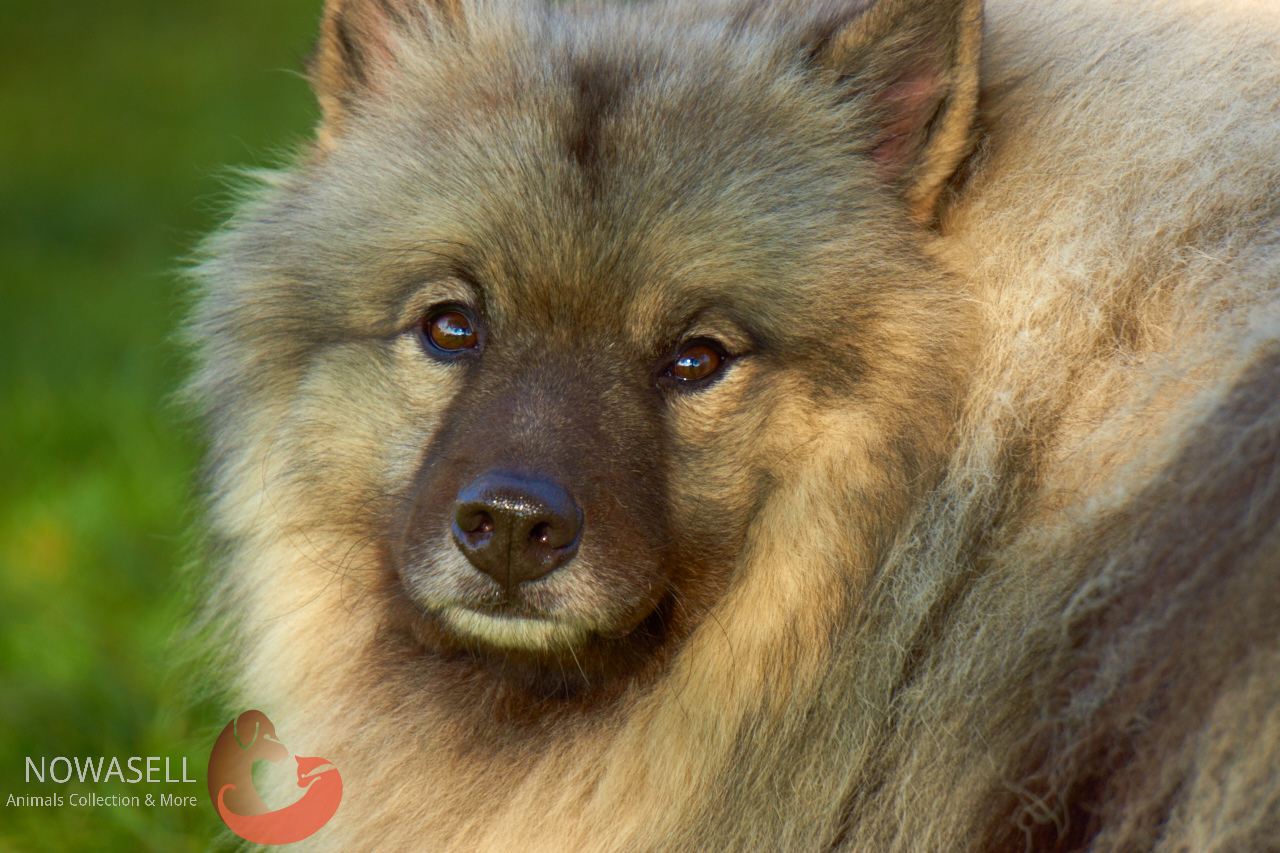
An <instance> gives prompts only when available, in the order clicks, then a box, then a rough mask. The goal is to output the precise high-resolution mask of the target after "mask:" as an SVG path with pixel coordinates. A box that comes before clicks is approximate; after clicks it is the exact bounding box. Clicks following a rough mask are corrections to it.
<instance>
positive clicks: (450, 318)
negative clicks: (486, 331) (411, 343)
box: [423, 308, 480, 353]
mask: <svg viewBox="0 0 1280 853" xmlns="http://www.w3.org/2000/svg"><path fill="white" fill-rule="evenodd" d="M423 330H424V331H425V332H426V335H427V340H428V341H430V342H431V345H432V346H433V347H435V348H436V349H438V350H442V351H444V352H446V353H457V352H462V351H463V350H469V349H475V347H476V345H477V344H478V343H479V342H480V336H479V334H478V333H477V332H476V324H475V322H474V321H473V320H472V319H471V318H470V317H469V316H467V315H466V314H465V313H464V312H462V311H460V310H458V309H457V308H446V309H444V310H442V311H437V312H436V313H434V314H431V315H430V316H428V317H427V319H426V322H425V323H423Z"/></svg>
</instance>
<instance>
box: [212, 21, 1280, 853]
mask: <svg viewBox="0 0 1280 853" xmlns="http://www.w3.org/2000/svg"><path fill="white" fill-rule="evenodd" d="M865 6H869V7H870V9H869V10H865V9H864V8H863V7H865ZM986 7H987V8H986V23H985V28H984V37H983V39H982V48H981V55H982V60H981V72H980V74H975V70H976V69H977V67H978V66H977V65H976V63H977V61H978V47H977V42H976V35H974V34H976V32H977V30H976V26H977V22H978V20H979V17H978V16H979V12H978V9H977V7H976V5H975V4H973V3H949V2H943V0H938V2H934V3H927V2H911V0H880V2H879V3H878V4H870V3H863V4H856V3H854V4H849V5H847V6H841V5H839V4H833V5H822V6H815V5H813V4H805V3H798V2H797V3H787V2H784V0H779V2H776V3H770V2H769V0H759V2H756V3H753V4H724V5H720V4H716V3H706V4H692V3H678V2H677V3H669V4H665V5H663V4H637V5H632V6H626V7H616V8H596V7H590V8H588V7H583V8H578V7H551V8H544V7H542V6H540V5H528V4H524V3H521V2H516V0H508V1H507V2H497V0H487V2H483V3H474V2H470V0H462V2H460V3H448V4H441V5H429V4H427V3H418V2H409V0H388V2H375V0H346V2H342V3H338V2H332V3H331V4H330V6H329V7H328V9H327V10H326V16H325V23H324V30H323V34H322V39H321V47H320V50H319V52H318V54H317V59H316V64H315V66H314V67H313V69H312V75H313V79H314V81H315V83H316V87H317V91H318V93H319V97H320V100H321V104H322V107H323V109H324V111H325V119H324V123H323V125H322V128H321V130H320V133H319V136H318V142H317V144H316V146H315V147H314V148H313V149H312V150H310V151H309V152H308V153H307V154H305V156H303V158H302V160H301V162H300V163H299V165H298V166H296V167H295V168H294V169H291V170H289V171H285V172H281V173H278V174H275V175H272V176H270V177H269V179H268V181H269V184H268V186H266V187H265V188H264V189H263V190H262V191H261V193H260V194H259V195H258V196H257V197H256V198H255V199H254V200H252V201H251V202H249V203H248V204H247V205H246V206H245V207H244V208H243V209H242V210H241V212H240V213H239V215H238V216H237V217H236V218H235V219H234V220H233V222H232V223H231V224H230V225H229V227H228V228H227V229H226V230H225V231H224V232H223V233H221V234H219V235H217V236H216V237H215V238H214V239H213V240H212V241H211V242H210V245H209V258H208V260H207V261H206V262H204V263H203V264H202V266H201V267H200V269H199V277H200V279H201V281H202V287H203V290H202V295H201V301H200V306H199V309H198V311H197V315H196V317H195V320H194V323H193V333H194V335H195V337H196V339H197V341H198V347H199V348H198V353H199V359H200V367H199V371H198V373H197V375H196V377H195V379H194V380H193V383H192V394H193V396H194V397H195V399H197V400H198V401H200V403H201V405H202V406H203V407H204V412H205V416H206V420H207V423H208V424H209V427H210V447H211V450H210V468H209V484H210V485H209V488H210V494H211V499H210V520H211V528H212V531H213V536H214V537H215V539H216V540H217V542H218V543H220V547H219V552H220V553H221V554H222V555H223V558H222V561H221V563H220V565H219V568H218V571H217V572H216V574H215V575H214V577H213V580H212V583H211V586H210V590H209V594H208V602H209V603H208V604H207V606H206V607H205V613H206V615H207V618H208V620H209V621H210V623H211V624H213V625H216V626H219V627H220V628H221V629H223V630H224V634H223V637H224V640H225V642H226V643H227V645H228V647H229V648H232V649H233V650H234V651H233V653H232V655H231V656H232V657H233V658H234V659H235V660H236V662H237V668H236V670H235V672H234V686H233V688H232V689H233V692H234V695H235V697H236V707H237V708H239V707H240V706H241V705H243V706H244V707H250V706H252V707H260V708H262V709H264V710H265V711H266V712H267V713H268V714H269V715H270V716H271V717H272V718H273V719H275V720H278V721H279V722H280V723H281V725H285V724H286V722H287V726H288V728H289V730H290V732H291V733H293V732H296V733H298V734H297V735H292V736H291V744H290V745H291V746H294V747H295V748H296V749H297V750H298V751H299V752H301V753H306V752H313V753H318V754H324V755H327V756H331V758H332V760H333V762H334V763H335V765H337V766H338V767H339V768H340V769H341V771H342V774H343V778H344V780H346V781H347V785H346V793H345V799H344V801H343V804H342V807H341V809H340V810H339V812H338V814H337V816H336V817H335V818H334V819H333V821H332V822H331V823H330V825H329V826H327V827H326V828H325V829H324V830H323V831H322V832H321V833H320V834H318V835H316V836H315V837H313V839H311V842H309V843H312V844H313V845H314V846H315V847H318V848H324V849H343V850H347V849H379V850H400V849H404V850H416V849H442V848H443V849H454V848H456V849H477V848H480V849H508V848H509V849H534V850H539V849H546V850H568V849H575V850H694V849H735V850H737V849H744V850H745V849H759V850H774V849H794V850H857V851H890V850H903V851H907V850H910V851H918V850H930V851H934V850H936V851H943V850H945V851H962V850H973V851H998V850H1008V851H1021V850H1035V851H1066V850H1091V851H1131V850H1159V851H1214V850H1223V851H1226V850H1233V851H1239V850H1275V849H1280V674H1278V673H1280V464H1278V463H1280V459H1278V458H1277V457H1278V456H1280V295H1278V294H1277V286H1280V107H1278V103H1277V101H1278V98H1280V7H1278V6H1277V5H1276V4H1275V3H1273V2H1263V0H1257V2H1252V3H1250V2H1243V0H1241V2H1235V3H1227V4H1214V3H1200V2H1195V0H1177V2H1174V0H1160V2H1156V0H1152V2H1125V0H1111V2H1104V0H1057V2H1051V3H1041V2H1018V1H1017V0H992V2H988V3H987V4H986ZM922 45H923V46H924V48H923V49H922V48H921V46H922ZM975 94H976V96H977V100H976V103H975ZM970 151H972V154H970ZM966 155H969V156H967V159H965V158H966ZM962 160H963V162H961V161H962ZM460 269H464V270H465V275H460V273H459V270H460ZM476 282H479V284H478V285H477V284H476ZM474 287H480V288H481V289H483V292H484V299H485V300H486V302H485V306H486V308H485V310H486V312H487V314H486V316H488V317H489V318H490V320H489V322H490V327H491V328H492V330H493V332H492V337H493V341H494V344H493V346H492V347H491V348H489V349H487V350H486V351H485V353H484V354H482V355H481V357H480V359H479V361H478V362H477V365H480V366H477V367H476V368H475V369H474V370H472V371H471V372H467V371H468V370H471V368H466V369H463V370H459V369H456V367H457V366H456V365H439V364H434V363H431V362H430V359H428V358H426V356H425V355H424V352H423V348H422V345H421V341H420V339H419V338H418V337H417V336H416V333H415V331H414V330H415V328H416V323H417V322H418V321H419V319H420V318H421V316H422V314H423V312H424V311H426V310H427V308H428V307H429V306H430V305H432V304H437V303H441V302H447V301H458V300H465V299H468V298H471V295H472V293H471V290H470V288H474ZM689 318H696V321H697V323H698V324H701V325H698V326H697V330H698V331H699V333H700V334H713V335H715V336H718V337H719V338H722V339H726V340H728V341H730V343H731V344H732V346H734V347H737V348H738V349H740V350H741V351H742V355H741V357H740V358H737V359H736V360H734V361H732V362H731V364H730V365H729V368H728V370H727V372H726V373H725V375H724V376H723V377H722V378H720V379H719V381H717V382H715V383H714V384H712V385H710V386H708V387H706V388H704V389H702V390H699V391H696V392H694V393H690V394H670V393H668V394H665V395H664V394H663V393H660V392H659V391H656V390H654V389H653V388H652V387H651V386H650V384H648V383H649V375H648V374H643V375H640V373H639V372H638V371H639V370H640V368H639V367H636V368H635V370H632V369H631V368H630V367H628V365H643V364H648V363H650V362H652V361H654V360H655V359H657V358H658V354H659V353H660V351H665V350H663V348H664V347H669V346H670V345H671V344H672V343H673V342H675V341H678V339H679V338H680V335H682V334H686V333H687V332H688V322H689ZM504 347H505V349H504ZM646 359H648V361H646ZM482 363H483V364H482ZM486 371H488V372H486ZM637 376H639V378H637ZM549 377H550V378H549ZM486 383H488V384H486ZM494 383H497V384H494ZM530 388H532V389H540V390H536V393H535V391H528V390H527V389H530ZM526 393H527V394H531V395H533V396H531V397H527V398H526V397H522V396H521V394H526ZM502 395H508V396H507V397H503V399H507V398H508V397H509V398H511V399H519V400H522V401H524V402H523V403H522V404H521V406H523V408H518V411H517V410H514V409H513V410H512V412H515V414H512V412H507V415H506V416H505V417H506V420H503V419H502V418H494V417H489V416H488V415H486V414H485V413H487V412H490V409H487V408H485V407H486V406H490V405H494V404H492V403H491V402H486V401H491V400H492V399H496V398H498V397H502ZM511 395H514V396H511ZM526 404H527V405H526ZM494 411H497V410H494ZM502 411H505V410H502ZM548 412H550V413H552V415H554V416H552V415H548V414H546V413H548ZM557 413H558V414H557ZM517 415H519V417H517ZM521 418H524V419H523V420H521ZM495 423H496V424H498V426H495V425H494V424H495ZM504 424H512V426H504ZM522 424H523V425H525V426H520V425H522ZM521 429H526V430H527V431H528V435H525V434H524V433H520V434H519V435H516V433H519V432H520V430H521ZM458 435H463V436H466V435H481V436H483V437H484V441H483V442H482V444H483V445H484V446H485V447H488V446H490V445H494V444H503V446H506V445H505V444H504V443H512V442H515V444H512V445H511V446H516V444H518V445H519V447H521V448H524V451H523V452H525V453H533V451H531V450H529V448H530V447H535V446H537V447H541V446H544V445H543V444H539V443H540V442H544V443H545V446H546V447H548V448H550V449H548V450H547V451H546V458H547V459H550V460H552V461H551V462H547V463H546V464H548V465H550V464H553V463H554V464H555V465H557V466H559V467H558V468H557V469H556V470H558V471H561V472H562V473H564V476H566V477H570V478H572V477H574V476H577V477H580V478H583V479H584V481H585V480H587V479H591V478H596V479H597V480H599V481H601V482H609V483H613V484H614V485H613V486H611V489H612V491H610V492H609V494H610V495H614V494H616V495H617V503H616V506H617V507H621V509H620V510H616V512H615V515H608V514H607V513H606V514H605V516H603V517H605V518H607V519H608V520H607V521H606V522H603V524H604V526H605V528H606V530H605V532H606V533H609V532H612V535H613V537H614V541H616V542H620V543H622V546H619V547H621V548H622V550H621V551H618V552H617V553H618V554H620V555H621V556H616V557H610V558H609V560H606V559H605V558H604V557H599V556H597V557H592V556H591V554H592V553H595V552H589V551H584V552H583V553H584V555H585V556H580V558H579V559H580V560H581V561H582V563H583V566H584V568H582V569H581V572H582V573H583V574H582V575H581V578H583V580H582V581H581V582H580V583H579V584H578V585H577V586H573V587H571V588H569V591H568V592H566V593H565V600H566V601H567V602H568V604H566V606H570V605H572V606H573V607H577V608H579V609H580V611H581V612H589V613H595V614H597V615H599V614H605V615H600V617H599V618H601V619H605V620H607V619H608V618H612V617H610V616H608V613H612V612H613V611H611V610H609V608H610V607H614V606H615V605H616V604H617V599H618V598H619V596H620V595H621V593H619V592H618V591H619V590H629V592H628V593H627V595H631V593H632V592H634V591H633V590H631V587H629V586H627V584H629V583H631V582H632V581H633V579H634V578H633V577H631V576H629V575H628V573H627V572H626V571H623V570H622V569H619V568H618V567H619V566H622V567H623V569H625V568H626V567H628V566H632V565H634V567H635V571H636V572H643V573H646V574H645V575H644V576H645V577H651V578H656V579H657V580H655V583H656V584H657V585H658V587H660V589H661V590H662V591H663V595H664V596H665V597H663V598H662V601H663V602H665V604H663V603H660V604H658V605H655V607H656V608H657V609H656V610H655V611H654V612H655V613H659V614H660V615H661V616H662V617H663V621H662V624H661V626H658V627H652V628H645V629H644V630H643V631H638V632H637V633H636V634H635V635H633V637H636V636H640V634H644V636H645V637H647V638H648V639H647V640H646V643H647V645H642V646H635V647H628V646H626V643H629V642H637V643H638V642H639V640H634V639H624V640H620V641H618V643H619V645H617V646H608V647H607V649H606V651H608V652H609V653H610V654H612V653H613V652H614V651H617V650H618V649H625V648H632V650H633V653H632V654H631V655H630V656H627V655H625V654H623V653H622V652H620V651H619V652H618V653H617V654H615V655H614V656H613V657H608V656H607V655H606V656H605V657H602V658H601V661H602V662H601V663H600V664H599V666H598V668H596V669H592V666H593V665H592V664H591V663H590V662H581V663H582V670H581V672H580V675H578V674H574V667H575V665H577V664H578V663H579V662H578V661H576V660H575V659H574V656H573V654H572V647H570V649H569V650H568V653H566V654H561V655H560V656H559V657H558V658H557V659H556V660H555V661H554V662H550V661H548V660H546V659H542V662H541V663H537V662H535V663H534V664H532V665H527V661H516V663H519V664H520V666H516V669H517V670H519V671H520V672H522V673H525V674H524V675H521V676H519V677H517V676H515V675H512V674H510V673H507V672H506V671H505V670H503V669H502V667H501V666H500V661H501V655H500V654H496V655H495V654H492V653H491V650H490V651H489V652H486V650H485V648H484V642H483V641H480V642H479V643H478V645H477V644H475V643H472V642H471V641H470V640H466V639H465V638H464V639H463V640H462V641H458V640H457V638H454V639H453V640H450V639H449V637H448V635H447V632H443V633H442V632H441V631H439V630H436V629H434V628H431V627H430V624H429V623H430V610H431V606H432V605H431V601H432V599H431V595H433V594H434V592H433V590H435V589H436V586H433V584H436V583H437V581H438V580H439V577H440V576H441V575H442V574H447V573H448V572H450V571H455V568H456V567H454V568H450V567H452V566H453V565H454V564H453V563H450V562H448V561H449V560H450V559H453V560H454V561H455V562H456V559H457V558H456V557H449V556H447V555H446V553H445V552H446V551H447V548H444V547H443V546H437V545H436V544H434V543H435V540H433V539H432V538H431V536H432V535H434V534H432V533H431V532H430V531H431V530H433V529H434V528H431V527H430V524H428V522H427V521H422V522H419V521H414V520H413V519H419V518H420V517H421V518H426V519H428V521H429V520H430V518H431V516H430V513H426V511H425V510H422V509H421V508H422V507H423V506H425V505H427V504H430V503H431V501H434V500H436V499H437V495H436V492H442V493H443V494H445V496H446V497H451V496H452V495H453V494H455V493H456V484H451V485H449V487H448V488H447V489H445V488H444V487H443V486H436V485H433V484H436V483H438V482H445V481H444V480H441V479H440V478H442V477H445V476H446V474H447V472H448V471H451V470H453V468H455V467H457V466H463V467H465V466H466V465H468V464H471V461H472V460H473V458H474V457H476V456H477V454H480V455H483V453H484V452H487V451H483V450H474V449H472V450H467V451H466V452H465V453H464V452H463V451H461V450H458V449H457V448H458V446H459V445H458V442H459V441H462V440H463V439H460V438H458V437H457V436H458ZM584 435H589V436H594V438H591V439H587V438H583V436H584ZM513 436H514V437H513ZM442 459H444V460H447V461H448V462H449V464H448V465H438V464H437V462H439V461H440V460H442ZM556 460H559V461H556ZM564 460H569V461H564ZM539 464H541V463H539ZM610 478H613V479H610ZM618 483H623V484H625V483H633V487H631V488H623V487H619V486H618V485H617V484H618ZM424 484H425V485H424ZM442 490H443V491H442ZM611 511H612V510H611ZM423 513H426V514H425V515H423ZM587 514H588V524H590V523H591V520H590V519H591V518H592V510H591V508H590V507H588V511H587ZM610 525H613V526H612V527H611V526H610ZM406 530H409V531H411V533H409V534H407V533H406ZM587 530H588V531H590V530H592V528H590V527H588V528H587ZM584 541H585V540H584ZM586 547H587V546H586V545H585V544H584V549H585V548H586ZM641 552H643V553H641ZM650 552H652V553H650ZM599 553H600V554H604V553H606V552H604V551H601V552H599ZM609 553H613V552H609ZM636 554H640V556H636ZM593 560H594V562H593ZM610 560H612V561H613V562H610ZM629 560H635V561H637V562H635V563H634V564H633V563H630V562H628V561H629ZM458 571H461V570H460V569H458ZM574 571H575V572H576V571H579V570H578V569H575V570H574ZM573 577H575V578H577V577H579V575H573ZM415 584H418V585H415ZM637 594H638V593H637ZM623 597H626V596H623ZM628 600H630V599H628ZM655 600H657V599H656V598H655ZM645 606H649V604H646V605H645ZM664 607H665V608H667V609H666V610H663V608H664ZM424 614H425V615H424ZM646 624H647V623H646ZM424 626H425V627H424ZM645 632H649V633H645ZM472 639H473V640H474V639H475V638H472ZM451 643H452V645H451ZM635 649H638V651H635ZM602 654H604V653H603V652H602ZM513 660H515V658H513ZM513 666H515V664H513ZM529 673H532V674H529ZM245 703H247V704H245ZM302 733H305V735H304V734H302ZM293 741H297V743H296V744H295V743H293Z"/></svg>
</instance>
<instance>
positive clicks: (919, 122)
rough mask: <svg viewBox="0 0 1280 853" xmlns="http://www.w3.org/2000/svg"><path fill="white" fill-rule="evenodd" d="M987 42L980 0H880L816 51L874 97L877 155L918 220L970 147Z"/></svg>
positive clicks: (848, 19)
mask: <svg viewBox="0 0 1280 853" xmlns="http://www.w3.org/2000/svg"><path fill="white" fill-rule="evenodd" d="M981 43H982V0H873V2H863V3H861V4H860V5H859V7H858V8H855V9H853V10H852V14H849V13H846V14H845V15H844V16H843V20H841V19H837V21H836V23H835V24H834V25H832V26H831V27H830V28H829V30H828V32H827V33H826V34H824V36H823V37H822V38H821V40H820V43H819V44H818V45H817V47H816V49H815V51H814V58H815V59H816V60H817V61H818V62H820V63H821V64H822V65H823V66H825V67H826V68H828V69H830V70H832V71H834V72H835V73H836V74H838V75H839V76H840V77H841V79H842V80H844V81H846V82H847V84H849V85H851V86H852V87H853V90H854V91H856V92H858V93H860V94H861V96H862V97H863V98H865V99H866V100H867V101H868V103H869V106H870V108H871V109H872V110H873V113H874V122H875V127H876V131H875V133H876V134H877V135H875V137H874V138H873V139H872V140H870V156H871V158H872V160H873V161H874V162H875V165H876V169H877V171H878V173H879V174H880V176H881V177H882V179H883V180H885V181H886V182H888V183H891V184H893V185H895V186H897V187H899V189H900V191H901V192H902V196H903V199H904V200H905V201H906V203H907V206H908V209H909V210H910V212H911V214H912V216H913V217H915V218H916V219H917V220H918V221H923V222H927V221H929V220H930V219H931V218H932V217H933V212H934V210H933V208H934V204H935V202H936V201H937V198H938V193H939V192H940V191H941V189H942V186H943V184H945V183H946V181H947V180H948V179H949V178H950V177H951V175H952V174H953V173H954V172H955V170H956V167H957V166H959V164H960V162H961V161H962V160H963V159H964V158H965V157H966V156H967V155H968V154H969V151H970V150H971V147H972V143H973V136H972V135H973V119H974V113H975V110H976V106H977V100H978V56H979V51H980V48H981Z"/></svg>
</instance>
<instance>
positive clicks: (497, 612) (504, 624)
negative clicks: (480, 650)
mask: <svg viewBox="0 0 1280 853" xmlns="http://www.w3.org/2000/svg"><path fill="white" fill-rule="evenodd" d="M435 615H436V618H438V619H439V620H440V621H441V622H442V623H444V625H445V626H446V627H447V628H448V629H449V631H451V632H452V633H453V634H454V635H456V636H457V637H458V638H459V639H461V640H464V641H468V640H469V641H473V642H478V643H482V644H485V645H489V646H493V647H495V648H497V649H509V650H522V651H529V652H540V651H541V652H554V651H558V650H571V649H575V648H579V647H581V646H583V645H584V644H585V643H586V641H587V640H588V638H589V637H590V636H591V634H592V633H593V629H592V627H591V626H590V625H588V624H586V623H584V622H580V621H570V620H565V619H562V618H556V617H552V616H546V615H541V614H536V613H531V612H529V611H527V610H518V609H516V608H514V607H511V606H506V605H503V606H498V607H483V608H473V607H465V606H459V605H453V606H448V607H444V608H441V609H439V610H437V611H435Z"/></svg>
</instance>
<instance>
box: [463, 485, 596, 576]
mask: <svg viewBox="0 0 1280 853" xmlns="http://www.w3.org/2000/svg"><path fill="white" fill-rule="evenodd" d="M581 531H582V510H581V509H579V507H578V504H577V503H576V502H575V501H574V499H573V496H572V495H570V494H569V493H568V492H566V491H565V490H564V489H562V488H560V487H559V486H557V485H555V484H554V483H547V482H544V481H542V480H532V479H528V478H525V477H515V476H509V475H506V474H484V475H482V476H480V477H477V478H476V479H475V480H474V481H472V483H471V485H469V486H467V487H466V488H465V489H463V490H462V491H461V492H459V493H458V500H457V503H456V504H455V509H454V516H453V538H454V540H456V541H457V543H458V547H459V548H460V549H461V550H462V553H463V554H465V555H466V557H467V559H468V560H469V561H470V562H471V565H473V566H475V567H476V568H477V569H479V570H480V571H482V572H484V573H485V574H486V575H488V576H489V577H491V578H493V579H494V580H496V581H497V582H498V583H500V584H502V585H503V587H504V588H506V589H511V588H512V587H514V586H516V585H517V584H519V583H523V582H524V581H531V580H536V579H537V578H540V577H542V576H544V575H547V574H550V573H551V572H553V571H555V570H556V569H557V568H559V567H560V566H562V565H564V564H565V563H567V562H569V560H570V559H572V558H573V555H574V553H575V552H576V551H577V550H578V534H579V533H580V532H581Z"/></svg>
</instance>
